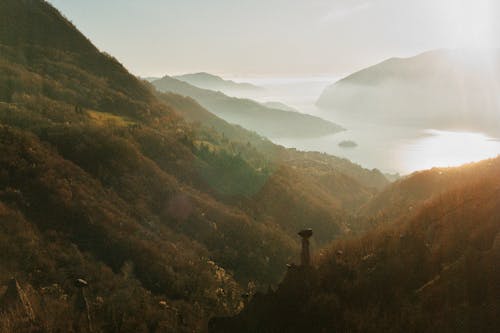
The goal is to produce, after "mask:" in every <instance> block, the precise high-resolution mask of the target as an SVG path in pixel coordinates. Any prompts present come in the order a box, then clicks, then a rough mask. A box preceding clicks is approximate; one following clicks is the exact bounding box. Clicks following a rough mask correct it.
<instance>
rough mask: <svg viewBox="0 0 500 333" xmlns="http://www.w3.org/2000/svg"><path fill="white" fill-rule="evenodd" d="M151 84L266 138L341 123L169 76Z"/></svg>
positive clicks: (328, 129) (312, 133)
mask: <svg viewBox="0 0 500 333" xmlns="http://www.w3.org/2000/svg"><path fill="white" fill-rule="evenodd" d="M152 84H153V85H154V86H155V87H156V88H157V89H158V90H160V91H162V92H173V93H176V94H180V95H183V96H189V97H191V98H193V99H195V100H196V101H197V102H198V103H200V104H201V105H202V106H203V107H204V108H206V109H207V110H209V111H210V112H212V113H213V114H215V115H217V116H219V117H221V118H222V119H224V120H226V121H228V122H230V123H233V124H237V125H240V126H242V127H245V128H247V129H249V130H251V131H255V132H257V133H259V134H261V135H264V136H266V137H269V138H273V137H316V136H322V135H327V134H333V133H336V132H339V131H342V130H343V128H342V127H341V126H339V125H336V124H334V123H332V122H329V121H327V120H324V119H321V118H318V117H315V116H310V115H307V114H302V113H298V112H291V111H284V110H278V109H272V108H268V107H266V106H264V105H262V104H260V103H258V102H255V101H252V100H250V99H242V98H235V97H229V96H227V95H224V94H223V93H221V92H215V91H212V90H207V89H201V88H198V87H195V86H193V85H190V84H189V83H186V82H183V81H180V80H177V79H175V78H172V77H169V76H165V77H163V78H162V79H160V80H156V81H153V82H152Z"/></svg>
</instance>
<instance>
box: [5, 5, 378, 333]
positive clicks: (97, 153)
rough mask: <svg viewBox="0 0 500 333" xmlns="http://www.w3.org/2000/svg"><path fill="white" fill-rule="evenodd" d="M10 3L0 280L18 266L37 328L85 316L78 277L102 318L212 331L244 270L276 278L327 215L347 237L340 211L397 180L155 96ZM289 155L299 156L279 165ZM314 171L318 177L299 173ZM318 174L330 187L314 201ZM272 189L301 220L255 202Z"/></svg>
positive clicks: (106, 327)
mask: <svg viewBox="0 0 500 333" xmlns="http://www.w3.org/2000/svg"><path fill="white" fill-rule="evenodd" d="M0 6H1V10H0V22H1V23H0V24H2V28H1V34H0V51H1V52H0V124H1V125H0V151H1V152H2V154H0V170H1V171H0V220H1V222H2V223H1V227H0V228H1V229H0V239H2V242H3V241H4V240H5V243H2V244H1V246H3V248H2V249H3V250H5V252H2V253H5V256H4V257H3V258H4V259H5V260H2V261H0V285H1V284H3V283H4V282H5V280H6V279H7V278H8V277H10V276H15V277H17V278H18V280H19V281H20V282H21V284H22V285H23V286H27V288H28V289H30V293H29V294H30V298H31V300H32V302H33V303H34V308H35V309H36V311H35V312H36V316H37V322H36V323H34V325H36V326H37V327H38V328H40V327H47V329H46V330H47V331H49V332H50V331H69V332H71V331H72V330H81V329H82V328H81V327H78V325H79V323H76V326H77V327H76V328H75V327H71V326H72V325H75V323H74V322H73V318H72V315H69V314H70V313H73V312H74V311H76V310H77V307H75V305H74V302H73V301H74V297H76V293H77V291H76V289H75V286H74V284H73V282H74V281H75V279H76V278H84V279H86V280H88V282H89V290H88V295H89V297H90V299H91V300H92V301H91V307H92V309H93V312H94V316H95V317H94V326H95V328H96V329H97V330H101V331H122V332H142V331H144V332H145V331H165V330H167V331H168V330H171V331H179V332H182V331H200V330H201V331H202V330H203V329H204V326H205V324H206V319H207V318H208V317H209V316H211V315H214V314H218V315H224V314H226V315H227V314H232V313H234V312H235V311H236V310H237V309H238V308H239V306H240V301H241V298H240V295H241V292H242V291H243V289H244V288H242V286H244V285H246V284H247V282H249V281H250V282H251V283H253V284H257V286H263V285H266V284H268V283H274V282H276V281H277V280H278V279H279V277H280V275H281V274H282V270H283V267H284V265H285V263H286V262H288V261H289V260H290V257H291V255H292V254H293V253H294V252H295V251H296V248H297V244H295V242H294V240H293V239H292V238H291V236H290V235H291V234H293V233H294V232H295V230H292V229H293V228H294V226H295V225H305V224H308V223H309V221H310V220H311V219H315V218H316V217H317V216H321V217H322V220H321V222H320V223H319V225H318V228H324V229H325V239H324V241H327V240H329V239H331V238H334V237H337V236H339V235H341V234H342V233H343V232H344V231H346V230H345V228H344V221H343V220H339V219H338V216H339V215H341V214H345V213H346V211H347V210H349V209H352V207H355V206H359V204H360V202H363V201H366V200H367V199H368V198H370V197H371V196H372V195H373V193H374V192H375V190H374V189H373V188H370V187H372V185H373V184H376V185H378V186H383V184H385V183H386V180H385V178H384V177H383V176H382V175H381V174H380V173H379V172H376V171H373V172H372V171H368V170H364V169H362V168H359V167H353V165H352V164H350V163H349V162H348V161H345V160H337V159H335V158H333V157H328V156H325V155H321V154H319V155H318V156H317V157H316V155H315V154H311V155H310V156H311V158H309V157H308V156H309V154H307V153H300V152H295V151H288V150H286V149H284V148H282V147H277V146H275V145H273V144H272V143H270V142H269V141H267V140H264V139H262V138H261V137H259V136H257V135H255V134H253V133H250V132H248V131H245V130H243V129H241V128H238V127H234V126H232V125H229V124H228V123H226V122H224V121H223V120H220V119H218V118H216V117H215V116H213V115H211V114H210V113H209V112H208V111H206V110H204V109H203V108H201V107H200V106H199V105H198V104H196V103H195V102H194V101H192V100H190V99H186V98H184V97H182V96H178V95H173V94H166V95H161V96H160V95H159V94H158V93H155V92H153V91H152V90H151V89H150V88H149V87H148V86H147V85H146V84H144V83H143V82H140V81H139V80H138V79H137V78H135V77H134V76H132V75H130V74H129V73H128V72H127V71H126V70H125V69H124V68H123V66H122V65H121V64H119V63H118V62H117V61H116V60H115V59H113V58H111V57H110V56H107V55H104V54H101V53H100V52H99V51H98V50H97V49H96V48H95V47H94V46H92V44H90V43H89V41H88V40H87V39H86V38H85V37H83V36H82V35H81V34H80V33H79V32H78V31H77V30H76V29H75V28H74V27H73V26H72V25H71V24H70V23H69V22H68V21H67V20H65V19H64V18H63V17H62V16H61V15H60V14H59V13H58V12H57V10H55V9H54V8H53V7H51V6H50V5H49V4H48V3H47V2H45V1H41V0H30V1H28V0H25V1H17V0H15V1H14V0H4V1H2V2H1V3H0ZM13 13H15V15H16V19H15V20H13V19H12V18H11V17H12V14H13ZM158 96H160V97H158ZM191 108H193V109H191ZM189 110H190V111H192V113H191V116H188V111H189ZM183 116H185V117H186V118H188V119H190V117H191V119H198V120H199V121H200V117H205V118H204V119H203V120H201V121H203V122H204V123H205V125H195V124H188V123H186V122H185V121H184V120H183V119H182V117H183ZM207 125H208V126H213V128H212V129H209V128H208V127H207ZM221 128H222V131H223V132H224V133H226V132H227V133H228V134H227V135H228V136H229V135H231V137H234V138H235V139H234V141H233V140H230V139H228V138H227V137H225V135H224V134H220V133H219V132H218V131H219V130H221ZM259 141H260V142H263V143H262V145H261V146H259V147H258V148H256V146H254V145H253V142H259ZM250 142H252V143H250ZM260 147H262V148H260ZM261 149H262V151H261ZM273 152H279V154H276V157H273V158H270V156H273ZM289 154H290V155H289ZM280 156H283V157H280ZM287 156H295V162H293V163H290V165H289V166H283V165H282V164H285V162H286V161H287V160H286V158H285V157H287ZM320 157H321V158H320ZM329 159H331V161H332V163H330V164H329V163H325V162H324V161H322V160H325V161H326V160H329ZM301 163H302V164H303V165H302V166H301ZM295 166H297V169H298V170H299V171H297V172H295V171H293V170H294V169H295ZM318 166H321V167H318ZM337 166H338V168H337ZM344 169H345V170H350V169H352V170H354V171H353V172H352V173H353V177H350V176H344V175H343V174H342V170H344ZM277 170H286V172H281V171H280V172H277ZM305 170H308V171H307V173H306V172H305ZM311 171H314V172H315V173H312V172H311ZM337 174H338V176H339V179H342V183H345V184H348V186H349V187H351V186H352V188H355V193H354V194H353V195H352V197H353V198H351V197H350V196H348V197H346V198H340V197H339V198H338V199H336V198H335V195H336V193H337V192H336V191H337V188H335V186H333V184H336V183H337V182H330V183H329V182H322V181H321V179H322V177H325V178H329V179H334V176H336V175H337ZM354 175H355V176H356V177H354ZM306 176H307V177H310V178H309V179H311V180H312V181H314V182H315V183H313V185H311V186H308V187H305V186H303V185H302V184H303V183H302V182H296V181H295V180H296V179H300V177H306ZM275 179H279V181H275ZM271 180H273V181H271ZM339 183H340V182H339ZM273 184H276V185H273ZM307 184H308V183H307ZM328 184H329V185H328ZM374 187H375V186H374ZM264 188H265V190H264ZM318 188H321V191H322V193H323V194H325V195H329V197H328V198H322V199H321V200H322V201H320V203H318V204H315V203H314V201H315V200H317V199H316V197H315V196H314V195H313V194H314V192H315V191H316V190H317V189H318ZM276 192H277V193H280V194H282V195H283V196H284V197H286V196H288V197H289V198H290V199H293V201H294V202H296V204H297V205H296V207H295V212H299V211H302V210H303V211H304V212H303V213H301V214H302V215H300V216H299V217H297V216H290V219H291V220H292V218H293V223H295V224H294V225H293V227H292V226H291V225H289V224H288V223H287V222H288V221H287V220H278V219H281V215H279V214H278V213H276V212H277V211H278V212H279V210H278V209H276V207H274V206H272V205H271V206H267V207H266V209H260V210H258V211H257V209H258V208H259V207H260V206H261V205H260V204H259V203H260V202H262V200H266V199H265V198H266V196H269V195H270V194H268V193H271V194H272V193H276ZM299 197H303V198H305V200H298V198H299ZM333 202H335V203H336V205H335V206H333V205H330V204H329V203H333ZM339 203H340V204H339ZM309 206H310V207H315V209H314V210H312V209H307V207H309ZM351 206H352V207H351ZM294 215H295V214H294ZM330 237H331V238H330ZM6 244H11V245H12V246H11V247H9V246H6ZM9 248H10V250H9ZM1 291H2V288H0V292H1ZM0 296H1V295H0ZM37 303H39V304H40V305H39V306H38V307H37V306H36V304H37ZM16 315H18V317H16ZM0 316H2V317H1V318H0V319H1V320H0V322H1V323H2V324H3V323H14V324H13V325H14V326H12V327H10V328H6V330H7V331H9V330H10V331H20V327H18V326H15V325H16V323H19V324H22V323H25V321H23V318H22V314H16V313H14V314H11V313H10V311H7V312H5V311H4V310H3V309H0ZM11 316H14V317H12V318H11ZM58 318H66V320H58ZM80 324H81V323H80ZM2 328H3V327H2ZM21 331H22V330H21Z"/></svg>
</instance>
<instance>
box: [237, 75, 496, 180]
mask: <svg viewBox="0 0 500 333" xmlns="http://www.w3.org/2000/svg"><path fill="white" fill-rule="evenodd" d="M337 79H339V78H335V77H296V78H237V79H235V81H241V82H250V83H253V84H255V85H258V86H260V87H263V88H265V89H263V90H262V91H259V92H258V93H244V94H240V95H239V96H238V97H245V98H252V99H255V100H257V101H259V102H262V103H265V102H280V103H283V104H285V105H287V106H289V107H291V108H293V109H295V110H297V111H299V112H303V113H307V114H310V115H315V116H319V117H321V118H324V119H326V120H330V121H333V122H335V123H337V124H339V125H341V126H343V127H344V128H346V130H345V131H343V132H340V133H336V134H332V135H327V136H320V137H315V138H293V137H272V138H271V140H272V141H273V142H275V143H278V144H281V145H283V146H285V147H287V148H297V149H300V150H311V151H320V152H325V153H328V154H332V155H336V156H339V157H344V158H347V159H349V160H351V161H353V162H355V163H358V164H360V165H361V166H363V167H365V168H369V169H372V168H377V169H379V170H381V171H382V172H386V173H400V174H402V175H404V174H409V173H412V172H414V171H418V170H423V169H429V168H432V167H447V166H457V165H461V164H464V163H468V162H474V161H479V160H482V159H485V158H491V157H496V156H497V155H498V154H499V152H500V141H499V140H497V139H496V138H493V137H491V136H490V135H487V134H484V133H480V132H468V131H443V130H436V129H433V128H425V129H422V128H419V127H416V126H401V125H392V124H391V125H389V124H388V125H383V124H380V123H373V122H368V121H363V120H360V119H359V118H358V119H350V118H349V117H347V116H346V115H345V113H342V112H336V110H324V109H320V108H318V107H317V106H316V105H315V102H316V100H317V98H318V96H320V95H321V93H322V92H323V90H324V89H325V88H326V87H327V86H328V85H330V84H332V83H333V82H335V81H336V80H337ZM346 140H348V141H353V142H355V143H356V144H357V146H356V147H341V146H339V143H341V142H342V141H346Z"/></svg>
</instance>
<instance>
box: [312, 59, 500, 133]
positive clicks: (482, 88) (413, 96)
mask: <svg viewBox="0 0 500 333" xmlns="http://www.w3.org/2000/svg"><path fill="white" fill-rule="evenodd" d="M499 85H500V53H499V52H498V51H497V50H496V51H495V50H438V51H430V52H426V53H423V54H420V55H418V56H415V57H411V58H392V59H388V60H386V61H384V62H382V63H380V64H377V65H374V66H371V67H368V68H365V69H363V70H361V71H358V72H356V73H354V74H352V75H349V76H347V77H346V78H344V79H342V80H340V81H338V82H336V83H335V84H333V85H331V86H329V87H327V88H326V89H325V91H324V92H323V93H322V95H321V96H320V98H319V99H318V101H317V105H318V106H320V107H321V108H325V109H328V110H332V111H333V110H335V112H337V113H338V114H339V115H348V116H349V117H351V118H359V119H361V118H362V119H363V120H368V121H374V122H383V123H395V124H404V125H412V126H418V127H423V128H437V129H445V130H469V131H483V132H488V133H490V134H492V135H498V134H499V133H500V127H499V126H498V124H499V121H498V120H499V118H498V113H499V110H500V100H499V99H498V94H497V92H496V91H497V88H498V86H499Z"/></svg>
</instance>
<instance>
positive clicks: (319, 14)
mask: <svg viewBox="0 0 500 333" xmlns="http://www.w3.org/2000/svg"><path fill="white" fill-rule="evenodd" d="M49 2H51V3H52V4H53V5H54V6H55V7H57V8H58V9H59V10H60V11H61V12H62V13H63V14H64V15H65V16H66V17H67V18H68V19H69V20H70V21H72V22H73V23H74V24H75V25H76V26H77V27H78V28H79V29H80V30H81V31H82V32H83V33H84V34H85V35H86V36H87V37H89V38H90V40H91V41H92V42H93V43H94V44H95V45H96V46H97V47H98V48H99V49H101V50H102V51H106V52H107V53H110V54H111V55H113V56H114V57H116V58H117V59H118V60H119V61H120V62H122V63H123V64H124V65H125V66H126V67H127V68H128V69H129V70H130V71H131V72H132V73H134V74H136V75H140V76H144V77H145V76H162V75H165V74H169V75H175V74H183V73H191V72H200V71H206V72H210V73H214V74H219V75H223V76H225V77H307V76H311V77H312V76H341V75H345V74H349V73H351V72H353V71H356V70H359V69H361V68H363V67H366V66H369V65H372V64H375V63H378V62H380V61H383V60H385V59H387V58H390V57H407V56H412V55H415V54H418V53H421V52H424V51H427V50H431V49H437V48H462V47H481V48H499V47H500V37H498V36H500V1H499V0H237V1H235V0H105V1H103V0H85V1H82V0H49ZM495 37H496V38H495Z"/></svg>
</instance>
